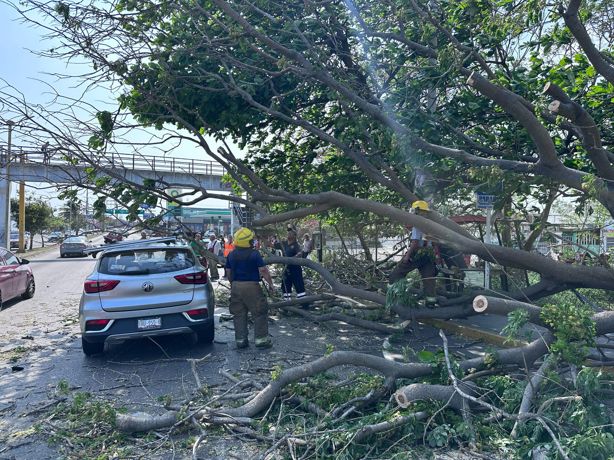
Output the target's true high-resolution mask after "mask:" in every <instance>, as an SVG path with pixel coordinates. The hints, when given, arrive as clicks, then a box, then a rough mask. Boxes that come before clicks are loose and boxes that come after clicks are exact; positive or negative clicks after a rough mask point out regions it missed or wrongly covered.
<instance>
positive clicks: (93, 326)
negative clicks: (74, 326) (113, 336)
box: [85, 319, 111, 331]
mask: <svg viewBox="0 0 614 460" xmlns="http://www.w3.org/2000/svg"><path fill="white" fill-rule="evenodd" d="M110 321H111V320H110V319H90V320H88V321H86V322H85V330H86V331H102V330H103V329H104V328H105V327H107V324H109V322H110Z"/></svg>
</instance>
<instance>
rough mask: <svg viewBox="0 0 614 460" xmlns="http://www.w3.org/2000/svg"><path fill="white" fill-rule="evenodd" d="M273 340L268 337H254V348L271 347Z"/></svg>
mask: <svg viewBox="0 0 614 460" xmlns="http://www.w3.org/2000/svg"><path fill="white" fill-rule="evenodd" d="M272 346H273V342H272V341H271V339H269V338H268V337H261V338H257V339H256V348H262V349H264V348H271V347H272Z"/></svg>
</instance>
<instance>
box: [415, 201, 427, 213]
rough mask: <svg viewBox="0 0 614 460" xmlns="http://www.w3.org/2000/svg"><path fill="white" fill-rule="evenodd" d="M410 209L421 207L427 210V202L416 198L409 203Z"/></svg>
mask: <svg viewBox="0 0 614 460" xmlns="http://www.w3.org/2000/svg"><path fill="white" fill-rule="evenodd" d="M411 207H412V209H422V210H423V211H428V210H429V204H428V203H427V202H426V201H422V200H418V201H414V202H413V203H412V204H411Z"/></svg>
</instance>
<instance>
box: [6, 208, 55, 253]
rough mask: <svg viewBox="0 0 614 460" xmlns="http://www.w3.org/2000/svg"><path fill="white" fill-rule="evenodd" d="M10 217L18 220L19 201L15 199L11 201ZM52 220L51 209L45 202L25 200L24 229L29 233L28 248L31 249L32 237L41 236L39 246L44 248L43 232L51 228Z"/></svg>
mask: <svg viewBox="0 0 614 460" xmlns="http://www.w3.org/2000/svg"><path fill="white" fill-rule="evenodd" d="M11 216H12V217H13V218H14V219H15V220H16V221H18V220H19V201H18V200H17V199H16V198H13V199H11ZM52 218H53V209H52V208H51V206H49V205H48V204H47V203H46V202H45V201H43V200H42V199H40V198H32V197H28V198H27V199H26V228H25V229H24V230H27V231H29V232H30V242H29V248H30V249H32V244H33V242H34V235H35V234H37V233H38V234H40V235H41V244H42V246H43V247H44V246H45V240H44V239H43V232H44V231H45V230H48V229H49V228H50V227H51V223H52Z"/></svg>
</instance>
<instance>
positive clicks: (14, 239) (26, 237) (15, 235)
mask: <svg viewBox="0 0 614 460" xmlns="http://www.w3.org/2000/svg"><path fill="white" fill-rule="evenodd" d="M23 241H24V245H25V246H27V244H28V242H29V241H30V232H24V234H23ZM10 245H11V248H18V247H19V232H11V243H10Z"/></svg>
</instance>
